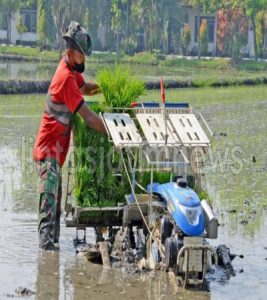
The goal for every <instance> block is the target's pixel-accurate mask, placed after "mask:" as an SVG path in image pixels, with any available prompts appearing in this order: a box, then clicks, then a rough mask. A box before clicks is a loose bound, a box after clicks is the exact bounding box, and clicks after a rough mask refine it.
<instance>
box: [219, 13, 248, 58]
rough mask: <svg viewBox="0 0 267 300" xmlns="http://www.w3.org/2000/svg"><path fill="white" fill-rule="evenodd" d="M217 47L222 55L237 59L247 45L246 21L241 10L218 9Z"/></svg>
mask: <svg viewBox="0 0 267 300" xmlns="http://www.w3.org/2000/svg"><path fill="white" fill-rule="evenodd" d="M217 23H218V25H217V47H218V49H219V51H220V52H221V54H222V55H231V56H232V57H234V58H237V57H238V56H239V54H240V48H241V47H242V46H243V45H245V44H247V33H248V20H247V17H246V16H245V15H244V11H243V10H242V8H240V7H239V8H234V9H232V8H230V9H226V8H225V9H220V10H219V11H218V13H217Z"/></svg>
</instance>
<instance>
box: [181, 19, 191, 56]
mask: <svg viewBox="0 0 267 300" xmlns="http://www.w3.org/2000/svg"><path fill="white" fill-rule="evenodd" d="M190 42H191V28H190V26H189V25H188V24H185V25H184V28H183V32H182V44H183V47H184V50H185V53H187V50H188V46H189V44H190Z"/></svg>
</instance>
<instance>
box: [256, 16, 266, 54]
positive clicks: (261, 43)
mask: <svg viewBox="0 0 267 300" xmlns="http://www.w3.org/2000/svg"><path fill="white" fill-rule="evenodd" d="M266 19H267V12H266V11H264V10H262V11H260V12H258V13H257V15H256V39H257V48H258V55H260V56H264V54H265V53H264V52H265V26H266V23H265V22H266Z"/></svg>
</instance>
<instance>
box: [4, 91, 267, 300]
mask: <svg viewBox="0 0 267 300" xmlns="http://www.w3.org/2000/svg"><path fill="white" fill-rule="evenodd" d="M237 100H238V99H237ZM247 103H249V102H247ZM196 106H197V110H199V111H201V112H202V113H203V115H205V117H206V119H207V120H208V121H209V124H210V126H211V128H212V129H213V130H214V132H215V133H216V135H215V138H214V140H213V145H214V156H215V158H214V157H212V155H211V154H210V157H209V162H210V165H209V166H208V168H207V170H206V171H207V183H206V184H207V187H208V189H209V192H210V194H211V197H212V199H213V205H214V208H215V210H216V212H217V213H218V215H219V219H220V223H221V226H220V231H219V239H218V241H216V244H217V243H226V244H227V245H228V246H230V248H231V250H232V252H233V253H237V254H243V255H244V256H245V258H244V259H243V260H242V259H239V258H237V259H236V260H235V261H234V267H235V269H236V270H237V272H239V271H240V272H241V273H238V274H237V275H236V276H235V277H234V278H231V280H230V281H229V282H227V283H225V282H218V280H217V281H215V282H213V283H211V293H210V294H208V293H204V292H196V291H184V290H183V289H181V288H177V286H176V284H175V282H174V280H173V278H172V277H170V276H169V275H168V274H166V273H164V272H159V271H157V272H155V273H153V272H151V273H149V274H142V275H135V274H128V273H127V272H126V271H125V270H123V269H121V270H112V271H108V272H107V271H103V270H102V268H101V267H100V266H97V265H92V264H90V263H88V262H85V261H84V260H83V258H81V257H77V256H76V255H75V250H74V247H73V244H72V240H73V237H74V236H75V231H74V229H69V228H65V226H64V220H63V217H62V231H61V239H60V252H59V253H53V254H51V253H42V252H40V251H39V250H38V244H37V208H38V200H37V194H36V176H35V173H34V168H33V163H32V159H31V152H32V146H33V139H34V136H35V133H36V130H37V129H38V126H39V121H40V115H41V112H42V108H43V97H40V96H36V97H35V96H17V97H4V96H0V137H1V139H0V216H1V217H0V249H1V251H0V299H5V298H6V299H8V296H12V295H14V294H15V292H14V291H15V289H16V288H18V287H19V286H23V287H27V288H28V289H30V290H32V291H33V292H35V294H34V295H32V296H29V297H28V298H29V299H125V298H126V297H127V299H140V298H142V299H241V298H243V299H266V295H267V235H266V232H267V214H266V207H267V201H266V199H267V197H266V195H267V186H266V184H265V182H266V179H267V157H266V155H267V152H266V146H267V145H266V143H267V141H266V132H267V124H266V122H265V119H266V117H265V116H266V115H267V100H266V101H263V100H262V99H256V100H255V99H254V102H253V104H244V103H242V104H238V103H228V104H227V105H223V104H212V105H208V104H207V103H205V104H203V103H201V102H198V103H197V105H196ZM225 134H226V136H225ZM235 147H237V148H235ZM226 149H229V151H228V150H226ZM227 151H228V152H227ZM227 153H228V154H227ZM229 153H230V154H229ZM218 157H221V159H220V163H217V161H216V158H218ZM253 157H254V159H253ZM254 161H255V162H254ZM65 183H66V181H65ZM87 235H88V236H87V238H88V239H90V238H91V239H94V236H93V234H92V232H90V231H88V232H87Z"/></svg>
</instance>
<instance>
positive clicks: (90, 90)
mask: <svg viewBox="0 0 267 300" xmlns="http://www.w3.org/2000/svg"><path fill="white" fill-rule="evenodd" d="M80 91H81V93H82V95H85V96H94V95H96V94H99V93H100V89H99V86H98V84H97V83H95V82H91V81H88V82H85V83H84V85H83V86H82V87H81V88H80Z"/></svg>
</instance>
